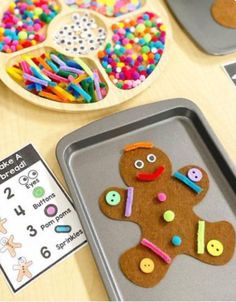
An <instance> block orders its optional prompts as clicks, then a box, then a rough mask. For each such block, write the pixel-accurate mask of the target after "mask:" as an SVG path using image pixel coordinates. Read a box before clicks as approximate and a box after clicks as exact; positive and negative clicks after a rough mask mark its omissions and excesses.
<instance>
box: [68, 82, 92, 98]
mask: <svg viewBox="0 0 236 302" xmlns="http://www.w3.org/2000/svg"><path fill="white" fill-rule="evenodd" d="M70 87H72V88H73V89H74V90H75V91H77V92H78V93H79V94H80V95H82V97H83V98H84V99H85V100H86V101H87V102H90V101H91V100H92V97H91V95H89V94H88V93H87V92H86V91H85V90H83V89H82V88H81V87H80V86H79V85H75V84H73V83H71V84H70Z"/></svg>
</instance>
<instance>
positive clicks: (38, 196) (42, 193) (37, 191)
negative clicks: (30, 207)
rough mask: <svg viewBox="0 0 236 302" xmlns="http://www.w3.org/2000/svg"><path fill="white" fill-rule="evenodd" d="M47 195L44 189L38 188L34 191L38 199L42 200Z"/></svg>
mask: <svg viewBox="0 0 236 302" xmlns="http://www.w3.org/2000/svg"><path fill="white" fill-rule="evenodd" d="M44 194H45V190H44V188H42V187H37V188H35V189H34V190H33V195H34V197H36V198H41V197H43V195H44Z"/></svg>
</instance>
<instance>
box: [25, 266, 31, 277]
mask: <svg viewBox="0 0 236 302" xmlns="http://www.w3.org/2000/svg"><path fill="white" fill-rule="evenodd" d="M25 276H26V277H28V278H29V279H30V278H32V274H31V272H30V271H29V269H28V268H27V269H26V271H25Z"/></svg>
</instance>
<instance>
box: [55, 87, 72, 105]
mask: <svg viewBox="0 0 236 302" xmlns="http://www.w3.org/2000/svg"><path fill="white" fill-rule="evenodd" d="M52 88H53V89H54V90H55V91H57V92H58V93H59V94H60V95H61V96H63V98H65V99H68V100H69V101H71V102H73V101H75V97H74V96H73V95H72V94H70V93H69V92H68V91H66V90H65V89H63V88H61V87H60V86H58V85H57V86H55V87H52Z"/></svg>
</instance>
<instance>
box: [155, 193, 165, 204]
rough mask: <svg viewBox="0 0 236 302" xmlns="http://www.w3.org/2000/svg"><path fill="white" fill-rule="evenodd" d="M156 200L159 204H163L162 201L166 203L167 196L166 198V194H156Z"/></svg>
mask: <svg viewBox="0 0 236 302" xmlns="http://www.w3.org/2000/svg"><path fill="white" fill-rule="evenodd" d="M157 199H158V200H159V201H160V202H164V201H166V199H167V196H166V194H165V193H162V192H161V193H158V194H157Z"/></svg>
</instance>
